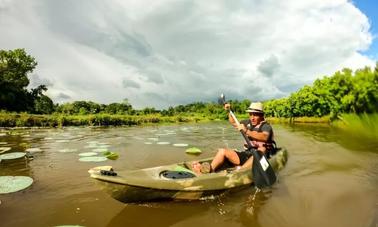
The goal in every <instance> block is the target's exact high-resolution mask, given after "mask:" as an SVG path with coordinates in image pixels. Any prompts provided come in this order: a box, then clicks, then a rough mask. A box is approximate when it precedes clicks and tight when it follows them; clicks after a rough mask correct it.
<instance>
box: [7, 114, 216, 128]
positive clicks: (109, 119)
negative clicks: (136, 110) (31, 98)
mask: <svg viewBox="0 0 378 227" xmlns="http://www.w3.org/2000/svg"><path fill="white" fill-rule="evenodd" d="M216 119H217V116H205V115H201V114H180V115H175V116H162V115H161V114H150V115H113V114H93V115H63V114H53V115H35V114H27V113H7V112H0V127H63V126H110V125H112V126H125V125H126V126H131V125H142V124H157V123H180V122H203V121H211V120H216Z"/></svg>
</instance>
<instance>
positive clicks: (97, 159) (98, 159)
mask: <svg viewBox="0 0 378 227" xmlns="http://www.w3.org/2000/svg"><path fill="white" fill-rule="evenodd" d="M106 160H108V159H107V158H106V157H98V156H96V157H82V158H79V161H81V162H103V161H106Z"/></svg>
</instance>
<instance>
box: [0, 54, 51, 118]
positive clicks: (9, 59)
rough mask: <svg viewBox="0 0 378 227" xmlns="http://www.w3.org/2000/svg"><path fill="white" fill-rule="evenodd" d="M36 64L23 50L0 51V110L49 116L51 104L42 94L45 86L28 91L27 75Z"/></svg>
mask: <svg viewBox="0 0 378 227" xmlns="http://www.w3.org/2000/svg"><path fill="white" fill-rule="evenodd" d="M36 66H37V62H36V61H35V59H34V58H33V57H31V56H30V55H27V54H26V52H25V50H23V49H16V50H13V51H12V50H10V51H5V50H0V87H1V89H0V109H2V110H8V111H16V112H21V111H26V112H29V113H39V114H49V113H52V111H53V102H52V101H51V99H50V98H49V97H47V96H46V95H44V94H43V92H44V91H46V90H47V88H46V86H45V85H40V86H38V87H37V88H33V89H31V91H28V90H27V89H26V87H27V86H28V85H29V82H30V81H29V79H28V77H27V74H28V73H31V72H33V70H34V68H35V67H36Z"/></svg>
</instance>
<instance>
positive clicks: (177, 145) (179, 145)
mask: <svg viewBox="0 0 378 227" xmlns="http://www.w3.org/2000/svg"><path fill="white" fill-rule="evenodd" d="M173 146H175V147H187V146H188V144H187V143H175V144H173Z"/></svg>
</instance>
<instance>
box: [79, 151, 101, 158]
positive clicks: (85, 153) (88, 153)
mask: <svg viewBox="0 0 378 227" xmlns="http://www.w3.org/2000/svg"><path fill="white" fill-rule="evenodd" d="M96 155H97V153H96V152H84V153H80V154H79V156H81V157H89V156H96Z"/></svg>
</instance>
